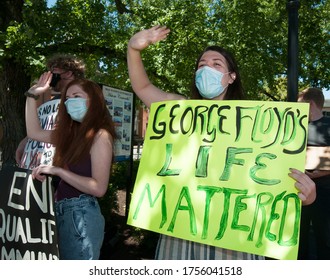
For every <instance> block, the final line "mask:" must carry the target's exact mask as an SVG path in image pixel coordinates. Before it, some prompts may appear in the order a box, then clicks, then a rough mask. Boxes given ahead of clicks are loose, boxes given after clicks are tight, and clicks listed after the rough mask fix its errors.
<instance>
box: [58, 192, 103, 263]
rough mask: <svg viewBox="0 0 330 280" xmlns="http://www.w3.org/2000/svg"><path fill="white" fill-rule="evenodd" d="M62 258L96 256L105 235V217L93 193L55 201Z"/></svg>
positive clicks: (90, 258) (72, 258) (80, 258)
mask: <svg viewBox="0 0 330 280" xmlns="http://www.w3.org/2000/svg"><path fill="white" fill-rule="evenodd" d="M55 212H56V224H57V233H58V245H59V253H60V259H61V260H97V259H99V257H100V250H101V247H102V243H103V238H104V223H105V222H104V217H103V215H102V213H101V210H100V206H99V204H98V201H97V199H96V198H95V197H93V196H90V195H86V194H83V195H80V196H79V197H75V198H70V199H63V200H61V201H58V202H56V203H55Z"/></svg>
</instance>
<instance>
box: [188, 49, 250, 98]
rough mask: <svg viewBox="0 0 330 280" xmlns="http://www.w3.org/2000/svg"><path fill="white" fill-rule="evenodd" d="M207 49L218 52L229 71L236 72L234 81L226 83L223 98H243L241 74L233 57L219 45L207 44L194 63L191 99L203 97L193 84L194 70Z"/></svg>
mask: <svg viewBox="0 0 330 280" xmlns="http://www.w3.org/2000/svg"><path fill="white" fill-rule="evenodd" d="M207 51H215V52H218V53H220V54H221V55H222V56H223V57H224V58H225V59H226V62H227V67H228V70H229V72H235V74H236V78H235V80H234V82H233V83H232V84H229V85H228V88H227V92H226V95H225V96H224V99H225V100H241V99H244V91H243V86H242V81H241V75H240V73H239V70H238V66H237V63H236V61H235V58H234V56H233V55H232V54H231V53H230V52H229V51H227V50H225V49H224V48H222V47H219V46H208V47H206V48H205V49H204V50H203V52H202V53H201V54H200V55H199V57H198V59H197V61H196V65H195V71H194V76H193V82H192V89H191V98H192V99H203V97H202V96H201V95H200V93H199V91H198V89H197V87H196V85H195V75H196V71H197V69H198V63H199V61H200V60H201V58H202V56H203V54H204V53H206V52H207Z"/></svg>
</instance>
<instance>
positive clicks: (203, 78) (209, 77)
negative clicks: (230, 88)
mask: <svg viewBox="0 0 330 280" xmlns="http://www.w3.org/2000/svg"><path fill="white" fill-rule="evenodd" d="M228 73H229V72H227V73H222V72H220V71H217V70H215V69H213V68H211V67H209V66H204V67H203V68H200V69H198V70H197V71H196V78H195V84H196V87H197V88H198V90H199V93H200V94H201V96H203V97H204V98H207V99H212V98H215V97H217V96H219V95H220V94H222V93H223V92H224V90H225V88H226V87H227V86H226V87H224V86H222V83H221V81H222V77H223V75H224V74H228Z"/></svg>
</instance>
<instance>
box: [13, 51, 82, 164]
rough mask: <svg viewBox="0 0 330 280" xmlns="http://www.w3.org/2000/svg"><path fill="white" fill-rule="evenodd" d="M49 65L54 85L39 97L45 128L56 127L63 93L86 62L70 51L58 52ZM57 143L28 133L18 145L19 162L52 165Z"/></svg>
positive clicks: (39, 110)
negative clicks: (30, 137)
mask: <svg viewBox="0 0 330 280" xmlns="http://www.w3.org/2000/svg"><path fill="white" fill-rule="evenodd" d="M46 66H47V69H48V70H49V71H51V73H52V80H51V83H50V88H49V89H48V90H47V91H45V92H44V93H43V94H42V95H40V96H39V97H38V99H37V105H38V116H39V119H40V122H41V124H42V127H43V128H45V129H46V128H47V129H53V125H54V123H55V118H56V115H57V110H58V106H59V102H60V97H61V96H60V94H61V92H62V91H63V90H64V88H65V87H66V86H67V84H68V83H69V82H71V81H72V80H73V79H75V78H83V77H84V73H85V64H84V63H83V61H82V60H81V59H79V58H77V57H75V56H73V55H69V54H55V55H53V56H52V57H50V58H49V59H48V60H47V63H46ZM53 155H54V147H53V146H52V145H51V144H49V143H40V142H38V141H35V140H32V139H28V138H27V137H25V138H24V139H23V140H22V141H21V142H20V144H19V145H18V147H17V149H16V156H15V158H16V163H17V164H18V166H19V167H21V168H25V169H33V168H34V167H36V166H38V165H39V164H47V165H51V164H52V162H53Z"/></svg>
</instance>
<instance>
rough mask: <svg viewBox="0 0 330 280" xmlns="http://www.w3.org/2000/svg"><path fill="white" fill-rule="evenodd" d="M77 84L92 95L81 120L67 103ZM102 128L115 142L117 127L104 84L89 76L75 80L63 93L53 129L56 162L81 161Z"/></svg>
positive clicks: (72, 162) (55, 163) (57, 163)
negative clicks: (90, 78)
mask: <svg viewBox="0 0 330 280" xmlns="http://www.w3.org/2000/svg"><path fill="white" fill-rule="evenodd" d="M73 85H77V86H79V87H80V88H81V89H82V90H83V91H84V92H86V93H87V94H88V97H89V107H88V111H87V113H86V115H85V117H84V119H83V121H82V122H81V123H79V122H76V121H74V120H72V119H71V117H70V115H69V114H68V113H67V110H66V107H65V105H64V102H65V100H66V91H67V89H68V88H69V87H70V86H73ZM100 129H105V130H107V131H108V132H109V133H110V135H111V136H112V139H111V140H112V143H113V142H114V140H115V138H116V133H115V127H114V123H113V121H112V117H111V115H110V113H109V110H108V108H107V106H106V103H105V99H104V96H103V92H102V89H101V87H100V86H99V85H98V84H96V83H95V82H93V81H90V80H87V79H75V80H73V81H71V82H70V83H69V84H68V85H67V87H66V89H65V91H64V93H63V94H62V96H61V102H60V106H59V111H58V115H57V121H56V126H55V130H54V132H53V138H54V139H53V141H54V143H55V147H56V152H55V155H54V160H53V161H54V165H55V166H60V167H64V166H65V165H66V164H74V163H78V162H79V161H80V160H82V159H84V158H85V157H86V156H87V155H88V154H89V152H90V149H91V147H92V144H93V141H94V137H95V135H96V134H97V132H98V131H99V130H100Z"/></svg>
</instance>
